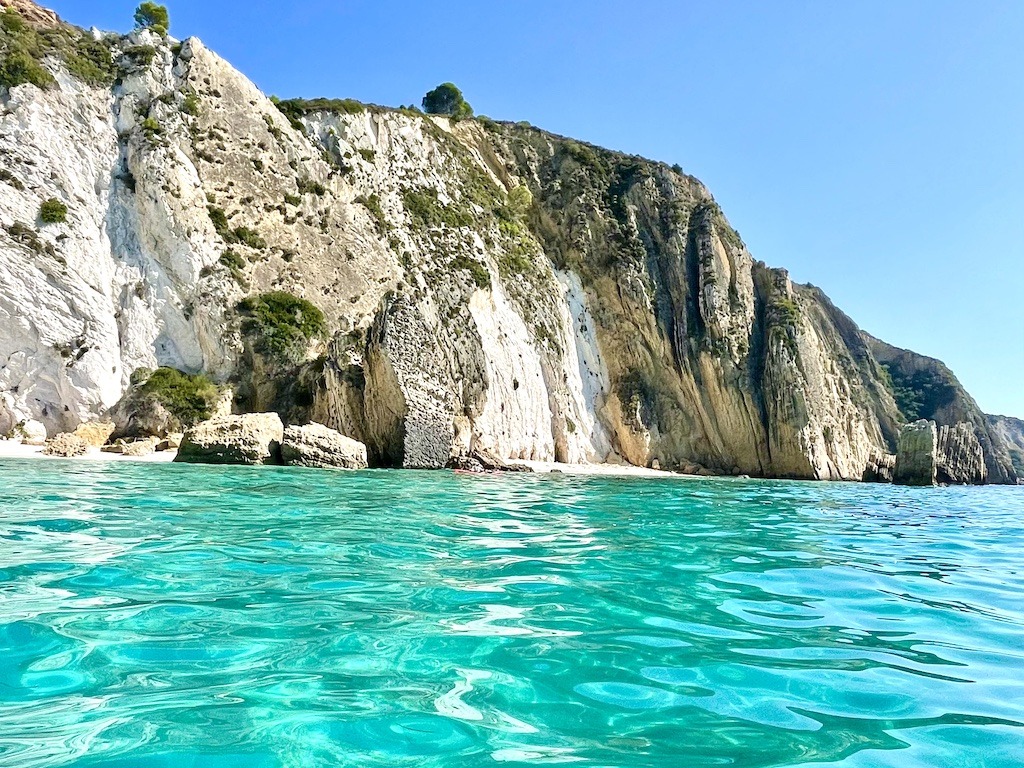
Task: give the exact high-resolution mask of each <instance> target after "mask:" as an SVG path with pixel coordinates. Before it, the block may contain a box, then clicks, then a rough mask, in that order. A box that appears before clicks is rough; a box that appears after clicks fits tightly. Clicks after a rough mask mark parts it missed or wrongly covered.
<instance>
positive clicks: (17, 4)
mask: <svg viewBox="0 0 1024 768" xmlns="http://www.w3.org/2000/svg"><path fill="white" fill-rule="evenodd" d="M8 9H10V10H12V11H15V12H16V13H18V14H19V15H20V16H21V17H22V18H23V19H25V20H26V21H27V22H29V23H30V24H33V25H35V26H37V27H41V28H43V29H52V28H54V27H56V26H58V25H59V24H60V17H59V16H57V14H56V13H54V12H53V11H51V10H50V9H49V8H42V7H40V6H38V5H36V4H35V3H34V2H32V0H0V10H8Z"/></svg>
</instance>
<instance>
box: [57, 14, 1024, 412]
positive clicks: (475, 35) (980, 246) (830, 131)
mask: <svg viewBox="0 0 1024 768" xmlns="http://www.w3.org/2000/svg"><path fill="white" fill-rule="evenodd" d="M44 2H45V0H44ZM136 4H137V3H136V0H131V1H129V0H94V1H92V2H83V0H51V2H50V3H49V5H50V6H51V7H53V8H54V9H55V10H57V11H58V12H59V13H60V14H61V15H62V16H64V17H65V18H66V19H68V20H69V21H72V22H75V23H78V24H81V25H84V26H89V25H96V26H99V27H102V28H105V29H118V30H127V29H128V28H129V27H130V26H131V23H132V22H131V19H132V13H133V10H134V8H135V5H136ZM169 9H170V12H171V33H172V34H174V35H175V36H178V37H187V36H189V35H196V36H198V37H201V38H202V39H203V40H204V41H205V42H206V43H207V44H208V45H209V46H210V47H212V48H213V49H215V50H216V51H218V52H219V53H220V54H221V55H222V56H224V57H225V58H227V59H228V60H229V61H231V62H232V63H233V64H234V65H235V66H237V67H238V68H239V69H241V70H242V71H243V72H245V73H246V74H247V75H248V76H249V77H250V78H252V79H253V80H254V81H255V82H256V83H257V85H259V86H260V87H261V88H262V89H263V90H264V91H266V92H267V93H274V94H278V95H280V96H338V97H352V98H357V99H360V100H363V101H369V102H375V103H378V104H387V105H392V106H397V105H399V104H408V103H413V102H415V103H419V100H420V98H421V97H422V95H423V93H424V92H426V91H427V90H428V89H430V88H431V87H433V86H435V85H437V84H438V83H440V82H443V81H446V80H451V81H453V82H455V83H457V84H458V85H459V86H460V87H461V88H462V89H463V91H464V92H465V94H466V97H467V99H468V100H469V101H470V102H471V103H472V105H473V107H474V108H475V109H476V111H477V113H479V114H486V115H490V116H491V117H494V118H498V119H507V120H529V121H530V122H531V123H533V124H534V125H537V126H540V127H542V128H546V129H549V130H552V131H555V132H557V133H561V134H565V135H570V136H574V137H577V138H580V139H584V140H586V141H590V142H593V143H595V144H600V145H603V146H607V147H611V148H614V149H619V150H624V151H627V152H632V153H636V154H641V155H645V156H647V157H651V158H655V159H658V160H665V161H667V162H670V163H673V162H678V163H679V164H680V165H682V167H683V168H684V169H685V170H686V171H687V172H689V173H692V174H694V175H696V176H698V177H699V178H700V179H702V180H703V181H704V182H705V183H706V184H707V185H708V186H709V187H710V188H711V190H712V192H713V193H714V195H715V196H716V198H717V199H718V201H719V202H720V203H721V204H722V207H723V209H724V210H725V212H726V215H727V216H728V217H729V219H730V221H731V222H732V224H733V225H734V226H735V227H736V228H737V229H738V230H739V232H740V234H741V235H742V236H743V238H744V240H745V241H746V243H747V245H748V246H749V248H750V250H751V251H752V252H753V254H754V256H755V258H758V259H761V260H763V261H766V262H768V263H769V264H771V265H773V266H781V267H786V268H788V269H789V270H790V272H791V274H792V276H793V278H794V279H796V280H798V281H800V282H811V283H814V284H816V285H818V286H820V287H822V288H823V289H824V290H825V291H826V292H827V293H828V294H829V295H830V296H831V297H832V298H833V300H834V301H835V302H836V304H837V305H838V306H840V307H841V308H842V309H844V310H845V311H846V312H848V313H849V314H850V315H851V316H852V317H853V318H854V320H856V321H857V322H858V323H859V324H860V325H861V327H863V328H864V329H865V330H867V331H868V332H870V333H873V334H875V335H877V336H879V337H881V338H883V339H885V340H886V341H889V342H890V343H893V344H896V345H898V346H902V347H909V348H911V349H914V350H917V351H918V352H922V353H924V354H927V355H931V356H933V357H938V358H940V359H942V360H944V361H945V362H946V363H947V364H948V365H949V366H950V367H951V368H952V369H953V371H954V372H955V373H956V374H957V376H959V377H960V379H961V381H963V382H964V384H965V385H966V386H967V388H968V390H970V391H971V393H973V394H974V396H975V397H976V398H977V400H978V402H979V403H980V404H981V406H982V408H983V409H985V410H986V411H988V412H994V413H1005V414H1010V415H1015V416H1020V417H1024V182H1022V179H1024V2H1020V0H990V1H987V2H966V0H961V1H960V2H946V1H944V0H899V2H891V0H886V1H882V0H857V2H826V1H824V0H821V1H819V0H776V1H774V2H763V1H761V0H749V1H746V2H740V1H739V0H715V1H714V2H709V1H708V0H699V1H696V0H694V1H691V0H676V1H671V0H652V1H650V2H645V1H644V0H639V1H638V2H621V0H617V1H615V2H611V1H609V0H565V1H564V2H559V1H558V0H544V1H540V0H519V2H515V3H507V2H500V3H499V2H480V1H479V0H459V1H452V2H445V0H436V1H435V2H411V1H407V2H396V1H395V0H302V1H300V2H296V3H287V2H281V1H279V0H278V1H275V2H270V0H245V1H243V0H217V2H211V1H210V0H172V1H171V2H170V3H169Z"/></svg>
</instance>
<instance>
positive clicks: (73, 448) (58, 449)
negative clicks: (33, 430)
mask: <svg viewBox="0 0 1024 768" xmlns="http://www.w3.org/2000/svg"><path fill="white" fill-rule="evenodd" d="M88 450H89V444H88V443H87V442H86V441H85V440H83V439H82V438H80V437H78V436H77V435H72V434H70V433H68V432H61V433H60V434H59V435H57V436H56V437H54V438H53V439H52V440H50V441H48V442H47V443H46V447H45V448H44V449H43V453H44V454H46V455H47V456H56V457H59V458H64V459H71V458H75V457H76V456H84V455H85V454H86V453H87V452H88Z"/></svg>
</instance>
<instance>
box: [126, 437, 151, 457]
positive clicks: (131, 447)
mask: <svg viewBox="0 0 1024 768" xmlns="http://www.w3.org/2000/svg"><path fill="white" fill-rule="evenodd" d="M159 442H160V440H159V438H156V437H147V438H144V439H142V440H135V441H133V442H130V443H126V444H125V446H124V448H123V450H122V451H121V453H122V455H124V456H130V457H132V458H139V457H141V456H149V455H150V454H151V453H154V452H155V451H156V447H157V445H159Z"/></svg>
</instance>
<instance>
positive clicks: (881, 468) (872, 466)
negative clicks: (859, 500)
mask: <svg viewBox="0 0 1024 768" xmlns="http://www.w3.org/2000/svg"><path fill="white" fill-rule="evenodd" d="M895 469H896V455H895V454H892V453H880V452H878V451H872V452H871V454H870V455H869V456H868V463H867V466H866V467H865V468H864V476H863V477H862V478H861V479H862V480H863V481H864V482H865V483H891V482H892V479H893V471H894V470H895Z"/></svg>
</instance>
